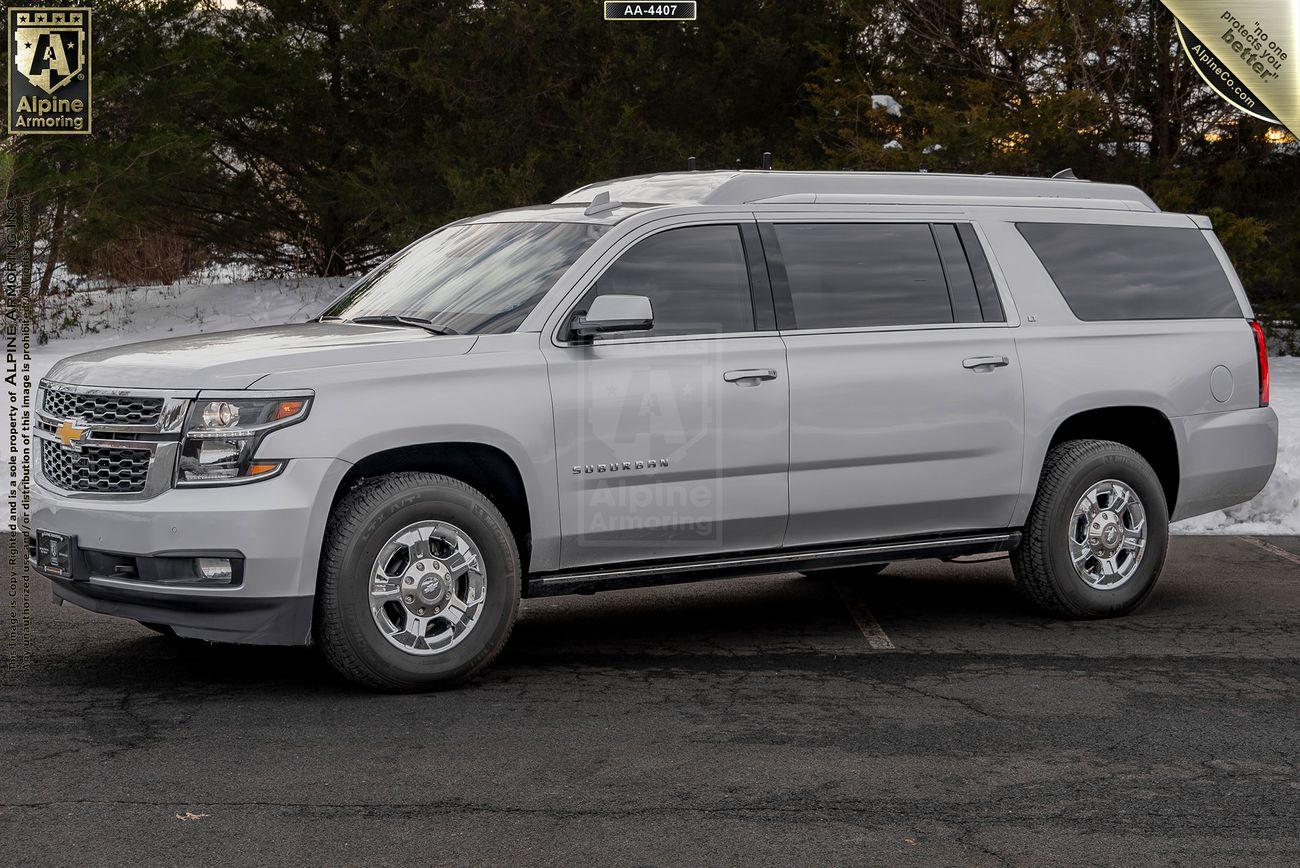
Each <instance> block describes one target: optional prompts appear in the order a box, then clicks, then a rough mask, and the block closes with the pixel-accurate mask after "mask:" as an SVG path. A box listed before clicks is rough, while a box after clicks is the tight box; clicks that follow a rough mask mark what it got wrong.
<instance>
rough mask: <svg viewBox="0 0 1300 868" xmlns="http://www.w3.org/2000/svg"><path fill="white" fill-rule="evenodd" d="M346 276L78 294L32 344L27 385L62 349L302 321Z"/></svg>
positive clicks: (81, 349) (65, 353)
mask: <svg viewBox="0 0 1300 868" xmlns="http://www.w3.org/2000/svg"><path fill="white" fill-rule="evenodd" d="M352 282H353V279H352V278H346V277H309V278H303V279H300V280H255V281H246V282H243V283H231V284H223V285H212V284H204V283H177V284H174V285H172V286H142V287H132V288H123V289H112V290H95V291H93V292H87V293H84V294H81V295H80V296H79V300H78V301H77V303H76V306H77V308H78V310H79V317H78V320H79V321H78V323H77V324H75V325H72V326H70V327H69V328H67V329H65V330H64V332H63V334H62V335H60V336H59V337H58V338H56V339H54V340H52V341H50V342H49V343H48V344H46V345H44V346H33V347H32V383H33V385H34V384H35V383H36V382H37V381H38V380H39V379H40V378H41V377H43V376H45V374H46V373H47V372H48V371H49V370H50V368H51V367H53V366H54V363H55V362H57V361H58V360H59V359H62V358H64V357H65V356H71V355H74V354H76V353H85V352H89V351H90V350H97V349H100V348H102V347H111V346H114V345H116V344H126V343H133V342H135V341H151V340H158V339H159V338H169V337H178V336H180V335H190V334H198V333H200V332H220V331H229V330H230V329H242V328H250V327H253V326H262V325H279V324H281V323H286V322H304V321H305V320H308V319H310V318H311V317H313V316H315V315H316V314H318V313H320V311H321V309H322V308H324V307H325V305H327V304H328V303H329V302H331V301H333V300H334V299H335V298H337V297H338V296H339V295H341V294H342V293H343V290H344V289H346V288H347V287H348V286H349V285H351V283H352Z"/></svg>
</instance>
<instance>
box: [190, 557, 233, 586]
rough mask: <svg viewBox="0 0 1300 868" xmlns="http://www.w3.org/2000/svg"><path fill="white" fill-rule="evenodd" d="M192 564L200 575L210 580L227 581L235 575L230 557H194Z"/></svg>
mask: <svg viewBox="0 0 1300 868" xmlns="http://www.w3.org/2000/svg"><path fill="white" fill-rule="evenodd" d="M194 566H195V567H197V568H198V571H199V575H200V576H202V577H203V578H205V579H207V580H208V581H212V582H218V581H219V582H229V581H230V580H231V579H232V578H234V576H235V571H234V569H233V568H232V567H231V566H230V558H195V559H194Z"/></svg>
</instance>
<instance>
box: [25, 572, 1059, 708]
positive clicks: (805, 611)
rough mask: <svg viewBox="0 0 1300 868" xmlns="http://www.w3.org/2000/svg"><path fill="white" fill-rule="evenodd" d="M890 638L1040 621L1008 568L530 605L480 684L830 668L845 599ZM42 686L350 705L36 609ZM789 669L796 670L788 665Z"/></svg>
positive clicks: (153, 639) (239, 659) (847, 632)
mask: <svg viewBox="0 0 1300 868" xmlns="http://www.w3.org/2000/svg"><path fill="white" fill-rule="evenodd" d="M846 593H848V594H852V595H856V596H857V597H858V598H859V599H860V600H861V601H862V602H863V603H864V604H865V605H867V606H869V607H870V608H871V611H872V612H874V613H875V614H876V616H877V617H879V618H880V619H881V620H882V622H884V623H885V624H886V625H887V626H891V627H892V625H893V624H896V623H898V622H900V621H907V620H912V619H920V620H922V621H924V622H926V623H936V622H941V621H945V620H953V621H963V622H969V621H984V622H998V621H1007V622H1023V621H1024V620H1026V619H1031V620H1035V621H1037V620H1041V618H1040V616H1038V615H1037V614H1036V613H1034V612H1033V610H1032V609H1031V608H1030V607H1029V606H1028V605H1027V604H1026V603H1025V602H1024V601H1023V600H1022V598H1021V597H1020V596H1019V594H1018V593H1017V592H1016V590H1015V588H1014V586H1013V585H1012V584H1011V581H1010V575H1009V571H1008V570H1007V569H1006V566H1005V562H1002V563H1001V564H947V565H944V564H936V563H930V564H924V565H896V566H894V567H891V568H890V570H889V571H888V572H886V573H884V574H882V575H879V576H853V575H851V574H850V575H847V576H841V577H838V578H836V579H834V580H832V579H827V578H816V577H805V576H801V575H798V574H791V573H786V574H776V575H766V576H756V577H746V578H738V579H728V580H719V581H711V582H699V583H693V584H685V585H675V586H668V587H659V588H646V589H640V590H628V591H618V592H609V593H602V594H597V595H591V596H567V597H555V598H543V599H535V600H525V601H524V602H523V604H522V607H521V613H520V617H519V620H518V622H517V624H516V626H515V629H514V632H513V635H512V637H511V639H510V643H509V644H508V646H507V648H506V650H505V652H504V653H503V654H502V656H501V657H500V658H499V659H498V661H497V662H496V663H495V665H494V666H493V667H492V668H491V669H490V670H489V671H488V672H487V673H486V674H485V675H484V676H483V678H482V680H483V681H484V682H490V681H491V680H493V679H494V678H500V677H509V676H510V675H512V674H515V673H522V672H523V671H524V670H531V669H536V668H542V669H564V668H572V667H582V666H584V665H601V666H606V665H609V663H610V661H611V660H612V659H614V658H617V659H618V661H619V665H620V666H633V667H635V666H636V665H638V660H644V661H646V663H647V664H653V661H654V659H656V658H663V657H667V656H671V657H675V658H678V659H680V658H683V657H687V658H689V657H700V658H701V659H702V660H704V659H706V658H709V657H717V656H719V655H722V656H731V655H746V656H756V655H757V656H762V655H765V654H782V655H790V654H800V653H808V654H826V653H842V652H844V651H854V652H858V651H861V650H862V649H863V639H862V636H861V634H860V632H859V629H858V626H857V624H856V623H855V621H854V619H853V616H852V614H851V612H850V610H849V607H848V606H847V605H846V602H845V599H844V595H845V594H846ZM33 616H34V617H33V644H34V648H35V651H34V654H33V656H32V660H31V663H30V665H29V667H28V668H27V670H26V671H18V672H10V673H8V674H7V675H0V685H6V684H7V685H13V684H15V683H18V682H22V681H26V680H30V679H34V680H39V681H41V682H42V683H44V684H47V685H62V686H63V687H64V688H67V687H96V688H104V687H109V686H116V687H119V688H122V689H133V688H149V689H155V690H156V689H166V690H171V691H179V692H186V691H195V692H204V693H211V692H214V691H215V692H222V691H228V692H239V693H262V692H272V691H274V692H281V693H287V694H294V693H300V694H313V695H319V694H322V693H324V694H338V695H346V694H354V693H357V692H358V690H359V689H358V688H356V687H354V686H352V685H350V684H349V683H347V682H345V681H343V680H342V679H341V678H339V677H337V676H336V675H335V674H334V673H333V672H332V671H331V670H330V669H329V668H328V667H327V666H326V665H325V663H324V661H323V660H322V659H321V655H320V654H319V653H318V652H317V650H316V649H313V648H283V647H268V646H250V645H227V644H221V643H213V642H203V641H198V640H190V639H178V638H174V637H165V636H160V635H156V634H154V633H152V632H148V631H146V630H145V629H144V628H142V627H139V626H138V625H135V624H133V623H131V622H128V621H123V620H120V619H113V618H107V617H105V616H100V615H95V614H92V613H89V612H84V611H81V610H79V609H75V608H72V607H68V606H65V607H62V608H58V607H55V606H53V605H52V604H49V603H47V602H44V601H41V602H40V603H39V604H37V605H35V606H34V612H33ZM787 665H797V663H794V662H793V661H790V660H788V661H787Z"/></svg>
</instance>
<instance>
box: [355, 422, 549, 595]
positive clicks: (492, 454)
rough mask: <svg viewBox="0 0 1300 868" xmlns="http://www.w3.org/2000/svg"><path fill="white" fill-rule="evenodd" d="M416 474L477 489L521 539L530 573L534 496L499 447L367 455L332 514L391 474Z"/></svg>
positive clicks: (431, 446)
mask: <svg viewBox="0 0 1300 868" xmlns="http://www.w3.org/2000/svg"><path fill="white" fill-rule="evenodd" d="M407 470H414V471H422V472H425V473H441V474H443V475H444V476H450V477H452V478H453V479H459V480H460V481H461V482H464V483H465V484H466V485H472V486H473V487H475V488H477V489H478V490H479V491H481V492H483V494H484V495H486V496H487V498H488V500H490V501H492V503H493V504H494V505H495V506H496V508H497V509H499V510H501V514H502V515H503V516H504V517H505V520H506V521H507V522H508V523H509V525H510V529H511V530H512V531H513V532H514V535H515V544H516V545H517V546H518V547H519V559H520V561H521V562H522V564H521V565H522V567H523V569H524V571H525V572H527V571H528V563H529V559H530V554H531V551H532V548H531V541H532V525H531V522H530V520H529V516H528V493H527V491H526V490H525V489H524V480H523V477H521V476H520V475H519V468H518V467H517V466H516V465H515V463H514V461H513V460H511V458H510V456H508V455H506V453H504V452H502V451H501V450H500V449H498V448H496V447H495V446H487V445H484V444H482V443H424V444H419V445H416V446H403V447H400V448H397V449H387V450H385V451H383V452H376V453H375V454H374V455H367V456H366V457H365V458H363V459H361V460H360V461H358V462H357V463H356V464H354V465H353V466H352V468H351V469H350V470H349V471H348V472H347V474H346V475H345V476H344V477H343V481H342V482H340V483H339V487H338V490H337V491H336V492H335V493H334V503H333V504H331V505H330V509H331V510H332V509H333V508H334V506H335V505H336V504H338V502H339V501H340V500H341V499H342V498H343V496H344V495H345V494H347V493H348V492H349V491H351V490H352V489H353V488H354V487H356V486H357V485H359V484H360V483H361V482H363V481H364V480H366V479H369V478H373V477H376V476H383V475H384V474H387V473H398V472H401V471H407Z"/></svg>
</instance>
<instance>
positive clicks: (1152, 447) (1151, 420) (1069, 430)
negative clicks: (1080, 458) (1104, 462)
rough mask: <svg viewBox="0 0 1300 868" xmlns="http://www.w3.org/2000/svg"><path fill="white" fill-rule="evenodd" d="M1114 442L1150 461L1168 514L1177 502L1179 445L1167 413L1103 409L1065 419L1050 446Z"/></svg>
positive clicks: (1131, 409)
mask: <svg viewBox="0 0 1300 868" xmlns="http://www.w3.org/2000/svg"><path fill="white" fill-rule="evenodd" d="M1087 439H1093V440H1112V441H1114V442H1116V443H1123V444H1124V445H1125V446H1128V447H1129V448H1130V449H1133V450H1134V451H1136V452H1137V453H1138V454H1139V455H1141V456H1142V457H1143V458H1145V459H1146V460H1147V463H1148V464H1150V465H1151V469H1152V470H1154V471H1155V472H1156V476H1157V477H1158V478H1159V479H1160V487H1161V488H1163V489H1164V492H1165V501H1166V502H1167V503H1168V505H1169V514H1170V515H1173V512H1174V505H1175V504H1176V503H1177V501H1178V441H1177V440H1175V439H1174V429H1173V426H1171V425H1170V424H1169V419H1168V418H1167V417H1166V416H1165V414H1164V413H1161V412H1160V411H1159V410H1156V409H1154V408H1152V407H1102V408H1099V409H1096V410H1085V411H1084V412H1082V413H1076V414H1075V415H1073V416H1071V417H1070V418H1068V419H1066V420H1065V421H1064V422H1062V423H1061V424H1060V426H1059V427H1058V428H1057V429H1056V434H1055V435H1053V437H1052V442H1051V444H1050V445H1049V446H1048V447H1047V448H1048V450H1049V451H1050V450H1051V448H1052V447H1053V446H1055V445H1056V444H1058V443H1061V442H1064V441H1066V440H1087Z"/></svg>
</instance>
